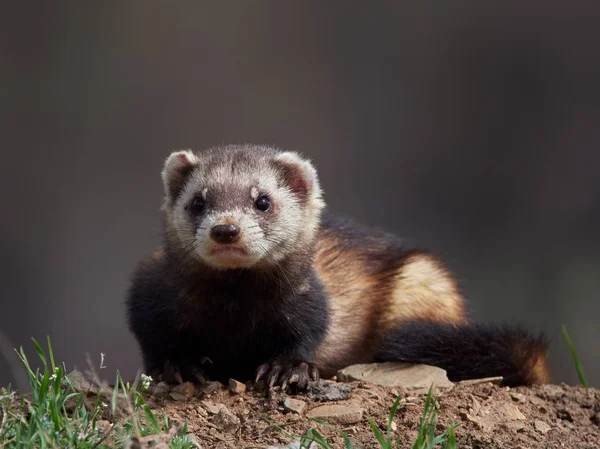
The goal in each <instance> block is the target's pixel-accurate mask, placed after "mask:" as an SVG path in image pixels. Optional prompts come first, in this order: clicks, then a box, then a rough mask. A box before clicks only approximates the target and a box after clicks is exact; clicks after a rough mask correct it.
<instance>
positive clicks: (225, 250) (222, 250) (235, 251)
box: [209, 246, 248, 256]
mask: <svg viewBox="0 0 600 449" xmlns="http://www.w3.org/2000/svg"><path fill="white" fill-rule="evenodd" d="M209 254H210V255H211V256H247V255H248V251H246V250H245V249H244V248H240V247H239V246H218V247H216V248H212V249H211V250H210V251H209Z"/></svg>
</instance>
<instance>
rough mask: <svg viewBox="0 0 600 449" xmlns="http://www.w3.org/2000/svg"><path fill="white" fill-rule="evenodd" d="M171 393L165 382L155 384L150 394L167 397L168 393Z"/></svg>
mask: <svg viewBox="0 0 600 449" xmlns="http://www.w3.org/2000/svg"><path fill="white" fill-rule="evenodd" d="M170 391H171V387H170V386H169V384H167V383H166V382H159V383H157V384H156V385H155V386H154V388H153V389H152V394H153V395H154V396H158V397H167V396H168V395H169V392H170Z"/></svg>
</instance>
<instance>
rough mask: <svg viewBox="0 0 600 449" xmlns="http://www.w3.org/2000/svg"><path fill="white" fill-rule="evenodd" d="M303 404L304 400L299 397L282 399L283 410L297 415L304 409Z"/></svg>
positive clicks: (304, 404) (304, 403)
mask: <svg viewBox="0 0 600 449" xmlns="http://www.w3.org/2000/svg"><path fill="white" fill-rule="evenodd" d="M305 406H306V402H304V401H301V400H299V399H292V398H285V400H284V401H283V408H284V410H285V411H288V412H292V413H296V414H298V415H301V414H302V410H304V407H305Z"/></svg>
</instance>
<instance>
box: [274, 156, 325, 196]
mask: <svg viewBox="0 0 600 449" xmlns="http://www.w3.org/2000/svg"><path fill="white" fill-rule="evenodd" d="M275 163H276V165H277V167H278V168H279V169H280V170H281V172H282V173H283V177H284V180H285V182H286V184H287V185H288V186H289V187H290V189H291V190H292V192H294V193H295V194H296V195H298V196H299V197H300V198H301V199H311V198H312V199H318V198H320V197H321V186H320V185H319V178H318V176H317V170H315V167H314V166H313V164H312V163H311V162H310V161H309V160H308V159H304V158H303V157H302V156H300V155H299V154H298V153H295V152H293V151H284V152H282V153H279V154H278V155H277V156H276V157H275Z"/></svg>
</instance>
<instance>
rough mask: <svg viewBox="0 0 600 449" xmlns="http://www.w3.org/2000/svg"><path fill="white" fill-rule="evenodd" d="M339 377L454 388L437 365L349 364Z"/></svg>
mask: <svg viewBox="0 0 600 449" xmlns="http://www.w3.org/2000/svg"><path fill="white" fill-rule="evenodd" d="M338 378H339V379H340V380H342V381H345V382H350V381H364V382H370V383H373V384H376V385H381V386H384V387H402V388H411V389H418V390H421V391H423V392H427V390H429V388H430V386H431V384H434V385H435V387H437V388H452V387H453V386H454V384H453V383H452V382H450V381H449V380H448V376H447V375H446V371H444V370H443V369H441V368H438V367H436V366H430V365H420V364H412V363H397V362H384V363H365V364H358V365H351V366H348V367H346V368H344V369H342V370H340V371H338Z"/></svg>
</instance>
